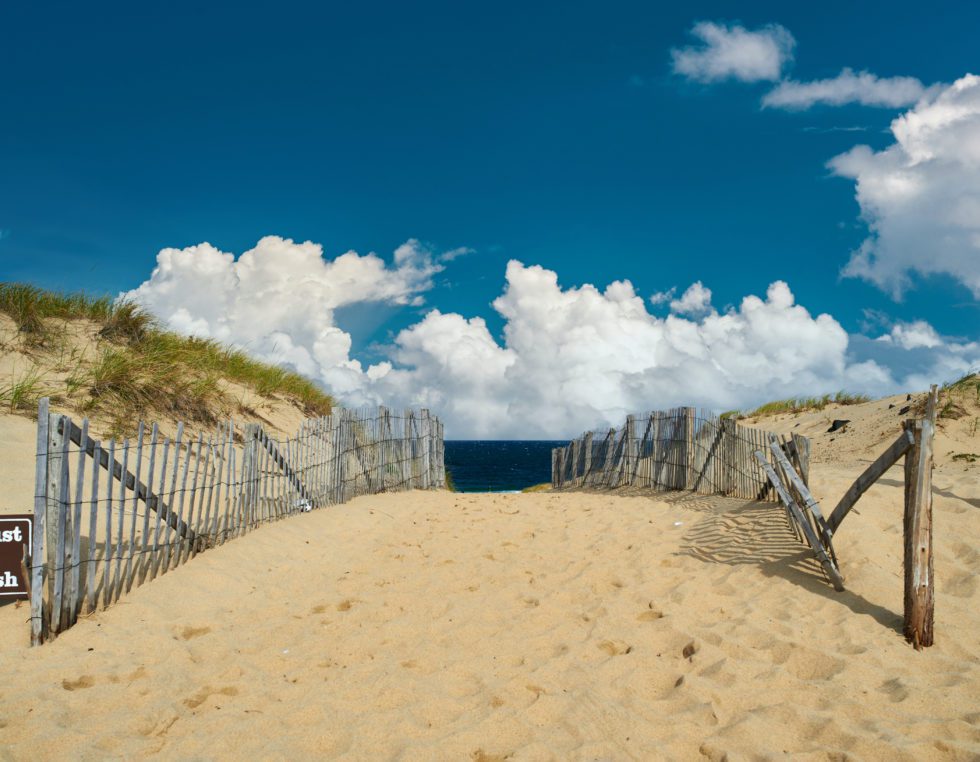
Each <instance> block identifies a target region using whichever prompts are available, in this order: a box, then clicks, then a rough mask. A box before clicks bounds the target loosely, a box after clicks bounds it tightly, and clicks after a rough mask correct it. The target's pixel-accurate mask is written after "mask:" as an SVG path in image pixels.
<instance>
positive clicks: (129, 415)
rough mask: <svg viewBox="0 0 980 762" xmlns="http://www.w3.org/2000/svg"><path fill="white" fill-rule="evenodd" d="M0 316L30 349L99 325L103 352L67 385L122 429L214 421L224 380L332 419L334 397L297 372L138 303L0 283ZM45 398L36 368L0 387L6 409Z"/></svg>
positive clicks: (0, 398) (86, 404) (222, 399)
mask: <svg viewBox="0 0 980 762" xmlns="http://www.w3.org/2000/svg"><path fill="white" fill-rule="evenodd" d="M0 312H3V313H5V314H6V315H8V316H9V317H10V318H11V319H12V320H13V321H14V323H15V325H16V326H17V330H18V333H19V334H20V335H21V337H22V339H23V341H24V344H25V345H26V346H27V347H29V348H31V349H33V350H44V349H45V348H51V347H54V346H55V345H56V344H57V341H58V338H59V337H60V336H61V335H62V334H63V327H64V322H66V321H72V320H87V321H90V322H92V323H94V324H95V325H96V327H97V328H98V338H99V340H100V343H99V354H98V356H97V358H96V359H95V361H94V362H93V363H91V364H89V365H87V366H86V365H81V364H80V365H78V367H76V368H75V369H74V370H73V371H72V372H71V373H70V374H69V376H68V377H67V378H66V380H65V387H66V391H67V392H68V394H69V395H71V397H72V400H73V401H74V402H76V403H77V404H78V405H79V407H80V408H82V409H83V410H88V411H92V410H101V411H103V412H105V413H107V414H109V416H110V418H111V419H112V420H113V421H114V423H115V425H116V426H117V427H118V428H120V430H123V429H125V428H128V427H129V426H131V425H132V422H133V421H135V420H137V419H138V418H140V417H145V416H147V415H148V414H150V413H163V414H165V415H167V416H170V417H173V418H178V419H183V420H187V421H191V420H193V421H197V422H203V423H211V422H213V421H214V420H215V418H216V417H217V416H218V415H219V414H220V412H221V410H222V408H223V407H224V406H225V403H226V402H227V400H225V393H224V392H223V391H222V388H221V383H220V382H221V381H222V380H226V381H232V382H235V383H237V384H241V385H242V386H246V387H248V388H251V389H253V390H254V391H256V392H257V393H258V394H261V395H263V396H266V397H271V396H273V395H278V396H281V397H284V398H286V399H289V400H292V401H294V402H295V403H297V404H299V405H300V406H301V407H302V409H303V410H304V412H305V413H306V414H307V415H311V416H313V415H326V414H328V413H329V412H330V410H331V408H332V406H333V400H332V399H331V397H330V395H329V394H327V393H326V392H324V391H323V390H321V389H320V388H319V387H318V386H317V385H316V384H314V383H313V382H312V381H310V380H309V379H307V378H304V377H303V376H301V375H299V374H298V373H295V372H293V371H290V370H286V369H284V368H281V367H278V366H275V365H272V364H270V363H266V362H262V361H260V360H256V359H255V358H252V357H250V356H249V355H248V354H247V353H246V352H244V351H243V350H241V349H236V348H232V347H227V346H224V345H222V344H220V343H219V342H216V341H212V340H210V339H199V338H193V337H187V336H181V335H178V334H176V333H173V332H171V331H166V330H164V329H163V328H162V327H161V326H160V325H159V323H158V322H157V320H156V319H155V318H154V317H153V316H152V315H150V314H149V313H147V312H146V311H144V310H143V309H142V308H140V307H139V306H138V305H136V304H134V303H132V302H116V301H113V300H112V299H111V298H110V297H108V296H104V297H92V296H88V295H86V294H83V293H74V294H58V293H53V292H50V291H45V290H43V289H39V288H37V287H36V286H32V285H30V284H24V283H0ZM40 396H43V394H42V393H41V379H40V376H39V375H38V372H37V371H36V370H35V371H34V372H33V375H32V374H28V377H25V378H21V379H18V380H16V381H12V383H11V385H10V386H9V387H6V386H3V387H0V405H5V406H8V407H10V408H11V409H12V410H26V409H28V408H30V407H33V406H34V405H36V402H37V398H39V397H40Z"/></svg>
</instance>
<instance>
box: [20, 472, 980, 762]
mask: <svg viewBox="0 0 980 762" xmlns="http://www.w3.org/2000/svg"><path fill="white" fill-rule="evenodd" d="M856 470H857V466H856V465H855V466H852V467H851V469H850V472H848V470H847V469H841V468H831V467H830V466H827V465H823V466H821V465H819V464H818V465H816V466H815V468H814V477H813V481H814V489H815V491H816V492H817V493H818V495H823V496H825V497H827V496H830V495H837V494H839V493H841V492H842V491H843V489H844V488H845V487H846V486H847V482H848V480H849V479H850V478H853V475H854V474H856ZM948 479H949V483H948V484H946V486H945V487H942V488H941V489H939V490H938V491H937V494H936V497H935V515H936V520H935V524H936V576H937V579H938V592H937V608H936V645H935V646H934V647H933V648H931V649H928V650H926V651H924V652H921V653H917V652H915V651H913V650H912V649H911V647H910V646H908V645H907V644H906V643H905V642H904V640H903V639H902V637H901V635H900V626H901V601H902V577H901V554H902V535H901V510H902V509H901V506H902V498H901V494H902V492H901V486H900V484H901V483H900V475H899V474H894V475H893V474H889V475H888V476H887V477H886V479H885V480H884V481H883V483H882V484H880V485H879V486H876V487H875V488H874V489H872V490H871V491H870V492H869V493H868V495H867V496H866V497H865V498H864V499H863V500H862V501H861V503H859V505H858V512H857V513H855V514H852V516H851V517H849V518H848V520H847V522H845V524H844V525H843V527H842V529H841V531H840V534H839V535H838V538H837V540H838V543H837V547H838V553H839V555H840V558H841V564H842V568H843V572H844V574H845V577H846V581H847V584H848V591H847V592H845V593H835V592H834V591H833V589H832V588H831V587H830V585H829V584H827V582H826V581H825V580H824V579H823V577H822V575H821V573H820V569H819V567H818V565H817V564H816V562H815V561H813V560H812V559H811V557H810V556H809V554H808V552H807V551H806V549H805V548H803V547H802V546H800V545H798V544H797V543H796V542H795V540H794V539H793V538H792V536H791V535H790V534H789V531H788V529H787V528H786V525H785V523H784V520H783V518H782V512H781V511H780V510H779V509H778V508H777V507H776V506H774V505H772V504H751V503H748V504H747V503H743V502H741V501H735V500H730V499H725V498H705V497H699V496H692V495H686V494H675V495H666V496H665V495H660V496H636V497H623V496H618V495H613V494H608V493H607V494H589V493H568V494H560V495H557V494H551V493H546V492H545V493H534V494H519V495H485V494H484V495H471V494H451V493H445V492H436V493H423V492H412V493H405V494H399V495H379V496H370V497H363V498H359V499H357V500H354V501H352V502H351V503H349V504H347V505H343V506H338V507H335V508H330V509H325V510H320V511H315V512H313V513H310V514H305V515H299V516H295V517H293V518H290V519H288V520H286V521H282V522H279V523H276V524H272V525H269V526H266V527H263V528H261V529H260V530H259V531H256V532H254V533H252V534H249V535H246V536H245V537H243V538H240V539H238V540H235V541H234V542H231V543H228V544H226V545H224V546H222V547H220V548H217V549H214V550H212V551H209V552H208V553H205V554H202V555H201V556H199V557H197V558H196V559H195V560H194V561H192V562H191V563H189V564H187V565H186V566H183V567H181V568H179V569H177V570H176V571H174V572H172V573H170V574H168V575H165V576H164V577H163V578H161V579H159V580H156V581H154V582H152V583H151V584H148V585H146V586H144V587H142V588H139V589H137V590H136V591H135V592H133V593H132V594H130V595H129V596H127V597H125V598H124V599H123V600H122V602H120V603H119V604H117V605H115V606H113V607H111V608H109V609H108V610H106V611H103V612H99V613H97V614H95V615H93V616H91V617H89V618H87V619H85V620H84V621H82V622H80V623H79V624H78V625H77V626H76V627H74V628H73V629H71V630H70V631H68V632H67V633H65V634H63V635H61V636H60V637H59V638H58V639H57V640H56V641H54V642H53V643H50V644H48V645H45V646H43V647H40V648H35V649H30V648H27V647H26V641H27V637H28V626H27V623H26V618H27V609H26V605H21V606H19V607H16V608H15V607H14V606H6V607H4V608H2V609H0V659H2V661H3V665H4V666H3V676H4V678H3V680H2V682H0V758H3V759H8V758H9V759H26V758H32V759H33V758H52V757H55V756H62V757H64V756H72V757H79V758H86V759H96V758H98V759H103V758H121V757H135V756H148V755H158V756H160V757H162V758H165V759H171V758H180V759H200V758H236V757H237V758H271V759H286V758H295V757H297V756H299V755H315V756H317V757H320V758H344V759H405V760H432V759H446V760H450V759H453V760H455V759H483V760H488V759H515V760H548V759H582V760H585V759H643V760H648V759H711V760H721V759H726V758H727V759H729V760H737V759H759V758H777V757H787V756H788V757H792V758H794V759H821V760H822V759H882V760H885V759H887V760H923V759H963V760H966V759H977V758H980V664H978V653H980V649H978V646H980V605H978V592H977V584H976V577H977V573H978V572H980V553H978V552H977V548H976V546H977V542H976V541H977V538H978V537H980V510H978V506H977V505H976V504H975V502H976V501H975V499H974V498H975V497H976V492H973V493H970V494H971V497H970V499H969V500H965V499H964V495H962V494H960V492H959V491H958V490H959V489H960V486H961V482H958V481H957V477H956V475H955V474H953V475H950V476H949V477H948ZM937 481H938V480H937Z"/></svg>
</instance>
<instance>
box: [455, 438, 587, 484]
mask: <svg viewBox="0 0 980 762" xmlns="http://www.w3.org/2000/svg"><path fill="white" fill-rule="evenodd" d="M566 444H568V442H566V441H560V442H551V441H547V442H543V441H499V440H493V441H489V440H488V441H471V440H465V441H464V440H454V441H447V442H446V471H447V472H448V473H449V474H450V475H451V476H452V479H453V483H454V484H455V485H456V489H457V491H459V492H514V491H517V490H522V489H524V488H525V487H531V486H533V485H535V484H543V483H544V482H548V483H550V482H551V450H552V448H554V447H561V446H563V445H566Z"/></svg>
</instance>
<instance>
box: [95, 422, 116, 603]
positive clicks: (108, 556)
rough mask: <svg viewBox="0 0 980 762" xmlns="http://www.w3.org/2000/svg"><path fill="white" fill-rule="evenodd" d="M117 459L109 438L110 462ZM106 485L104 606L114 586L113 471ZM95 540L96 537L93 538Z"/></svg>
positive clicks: (103, 568)
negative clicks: (112, 576)
mask: <svg viewBox="0 0 980 762" xmlns="http://www.w3.org/2000/svg"><path fill="white" fill-rule="evenodd" d="M115 460H116V440H115V439H110V440H109V462H110V463H114V462H115ZM107 477H108V478H107V479H106V485H105V544H104V545H103V546H102V607H103V608H105V607H106V606H108V605H109V591H110V589H111V587H112V585H111V582H112V578H111V575H112V490H113V486H114V485H113V483H112V471H111V470H110V471H109V472H108V473H107ZM91 539H92V540H94V539H95V538H94V537H93V538H91Z"/></svg>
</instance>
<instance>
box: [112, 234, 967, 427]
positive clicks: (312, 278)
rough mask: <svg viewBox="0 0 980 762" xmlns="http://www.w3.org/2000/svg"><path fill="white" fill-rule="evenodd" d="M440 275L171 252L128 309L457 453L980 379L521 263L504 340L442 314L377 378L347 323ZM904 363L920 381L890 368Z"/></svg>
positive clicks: (777, 307)
mask: <svg viewBox="0 0 980 762" xmlns="http://www.w3.org/2000/svg"><path fill="white" fill-rule="evenodd" d="M439 261H440V256H439V255H436V254H433V253H431V252H429V251H428V250H426V249H425V248H424V247H422V246H420V245H419V244H418V243H417V242H414V241H412V242H409V243H408V244H406V245H405V246H403V247H400V248H399V250H398V252H396V255H395V257H394V264H393V265H389V264H386V263H385V262H384V260H382V259H381V258H379V257H377V256H375V255H372V254H369V255H366V256H361V255H359V254H356V253H354V252H348V253H347V254H343V255H341V256H339V257H337V258H335V259H333V260H330V259H327V258H325V257H324V256H323V254H322V250H321V247H319V246H317V245H315V244H312V243H295V242H293V241H289V240H285V239H281V238H276V237H271V236H270V237H267V238H263V239H262V240H261V241H260V242H259V244H258V245H257V246H256V247H255V248H254V249H252V250H250V251H248V252H245V253H244V254H242V255H241V257H239V258H237V259H236V258H235V256H234V255H232V254H229V253H225V252H221V251H219V250H217V249H216V248H214V247H213V246H210V245H208V244H201V245H199V246H192V247H189V248H186V249H180V250H178V249H165V250H164V251H162V252H160V255H159V257H158V265H157V268H156V269H155V270H154V271H153V273H152V275H151V276H150V278H149V279H148V280H147V281H146V282H144V283H143V284H142V285H141V286H140V287H139V288H137V289H135V290H133V291H130V292H128V293H126V294H124V295H123V296H124V297H128V298H132V299H135V300H137V301H138V302H140V303H141V304H143V305H144V306H146V307H147V308H148V309H150V310H151V311H153V312H154V313H155V314H156V315H157V316H158V317H159V318H160V319H161V320H163V321H164V322H165V323H166V324H167V325H169V326H170V327H171V328H173V329H174V330H178V331H182V332H184V333H189V334H194V335H198V336H207V337H214V338H217V339H220V340H222V341H226V342H229V343H232V344H235V345H238V346H241V347H244V348H245V349H246V350H248V351H250V352H252V353H253V354H255V355H256V356H258V357H261V358H264V359H266V360H269V361H272V362H278V363H282V364H284V365H287V366H289V367H292V368H295V369H296V370H298V371H300V372H302V373H304V374H306V375H308V376H310V377H311V378H314V379H316V380H318V381H319V382H320V383H322V384H323V385H324V386H325V387H326V388H327V389H328V390H329V391H330V392H332V393H333V394H335V395H336V396H337V397H338V398H339V399H340V400H341V401H342V402H344V403H345V404H348V405H362V404H376V403H382V404H386V405H389V406H391V407H393V408H401V407H407V406H427V407H429V408H430V409H432V410H433V411H435V412H436V413H438V414H439V415H440V416H441V417H442V419H443V420H444V422H445V423H446V427H447V434H448V435H449V436H450V437H453V438H551V437H556V438H557V437H566V436H571V435H574V434H577V433H579V432H581V431H582V430H584V429H586V428H592V427H595V426H604V425H618V424H619V423H621V422H622V420H623V417H624V416H625V415H626V414H627V413H630V412H642V411H644V410H649V409H657V408H666V407H671V406H675V405H698V406H703V407H709V408H714V409H716V410H722V409H731V408H745V407H749V406H753V405H756V404H758V403H760V402H763V401H766V400H769V399H776V398H782V397H788V396H795V395H801V394H817V393H822V392H832V391H836V390H838V389H849V390H853V391H864V392H870V393H873V394H880V393H884V392H889V391H895V390H897V389H900V388H901V387H902V384H908V383H910V381H915V382H916V383H919V382H921V383H920V385H924V384H925V383H926V382H927V381H928V380H929V379H930V378H931V380H932V381H942V380H948V378H950V377H952V376H953V375H955V374H956V373H957V372H958V371H961V370H962V371H964V372H965V369H969V367H971V365H976V364H978V363H980V345H978V344H976V343H972V344H962V343H961V344H956V343H955V342H948V341H946V340H944V339H943V338H942V337H941V336H940V335H939V334H938V333H937V332H936V331H935V330H934V329H932V327H931V326H929V325H928V324H927V323H923V322H921V321H919V322H915V323H909V324H898V325H895V326H894V327H892V328H891V331H890V333H888V334H886V335H885V336H884V337H882V339H881V340H880V341H872V340H870V339H865V340H864V343H863V344H861V346H862V347H863V349H862V352H863V354H864V355H865V356H864V357H859V356H855V353H854V351H853V345H854V342H852V341H851V337H849V336H848V334H847V333H846V332H845V331H844V329H843V328H842V327H841V326H840V324H839V323H838V322H837V321H836V320H835V319H834V318H833V317H831V316H830V315H825V314H823V315H816V316H814V315H812V314H811V313H810V312H809V311H808V310H807V309H805V308H804V307H803V306H801V305H799V304H796V300H795V298H794V296H793V293H792V291H791V290H790V288H789V286H788V285H787V284H786V283H784V282H782V281H776V282H774V283H772V284H770V285H769V287H768V289H767V290H766V293H765V296H764V297H759V296H753V295H750V296H746V297H744V298H743V299H742V300H741V303H740V304H739V305H738V307H737V308H730V309H729V310H728V311H726V312H724V313H719V312H717V311H716V310H714V309H713V308H712V307H711V292H710V289H708V288H707V287H706V286H704V285H703V284H702V283H701V282H700V281H698V282H696V283H694V284H693V285H692V286H691V287H689V288H688V289H687V291H685V292H684V294H683V295H682V296H681V298H680V299H677V300H674V304H672V305H671V307H672V313H671V314H669V315H667V316H666V317H657V316H655V315H653V314H651V313H650V312H648V311H647V307H646V304H645V303H644V300H643V298H641V297H640V296H638V295H637V294H636V292H635V290H634V288H633V286H632V284H631V283H630V282H629V281H627V280H619V281H613V282H612V283H610V284H609V285H608V286H606V287H605V288H604V289H599V288H596V287H595V286H592V285H590V284H584V285H581V286H573V287H567V288H566V287H562V286H561V285H560V284H559V281H558V275H557V273H555V272H553V271H551V270H546V269H544V268H542V267H539V266H526V265H524V264H522V263H521V262H518V261H516V260H512V261H511V262H510V263H509V264H508V265H507V270H506V276H505V277H506V283H505V286H504V289H503V292H502V293H501V295H500V296H499V297H498V298H497V299H496V300H495V301H494V302H493V308H494V309H495V310H496V311H497V313H498V314H499V315H500V316H501V317H502V318H503V320H504V329H503V336H502V339H500V338H498V337H495V336H494V335H493V334H492V333H491V332H490V330H489V329H488V327H487V324H486V322H485V321H484V319H483V318H482V317H480V316H472V317H466V316H463V315H459V314H455V313H444V312H441V311H439V310H436V309H433V310H431V311H429V312H428V314H426V315H425V316H424V318H423V319H421V320H420V321H418V322H417V323H415V324H414V325H411V326H409V327H408V328H406V329H404V330H402V331H401V332H400V333H399V334H398V335H397V336H396V337H395V339H394V341H393V343H392V344H391V346H390V347H388V348H387V356H386V357H385V359H384V360H383V361H381V362H377V363H375V364H373V365H371V366H370V367H368V368H364V367H363V366H362V364H361V363H360V362H359V361H358V360H357V359H354V358H352V357H351V337H350V335H349V334H348V333H346V332H345V331H344V330H343V326H339V325H337V324H336V313H335V310H336V309H337V308H338V307H341V306H344V305H348V304H353V303H355V302H387V303H396V304H403V305H410V304H414V303H415V302H416V301H417V300H418V299H419V298H420V295H421V292H424V291H425V290H426V289H427V288H429V287H430V285H431V277H432V275H433V274H434V272H436V271H437V270H438V269H439V268H440V267H441V265H440V264H439ZM858 354H860V353H858ZM883 358H884V359H883ZM906 358H911V360H912V362H910V363H909V366H910V368H911V370H905V371H902V373H896V372H893V371H892V370H891V369H890V368H891V367H899V366H901V365H902V362H903V361H904V360H905V359H906ZM940 373H942V374H944V375H938V374H940ZM960 375H962V373H960Z"/></svg>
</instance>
